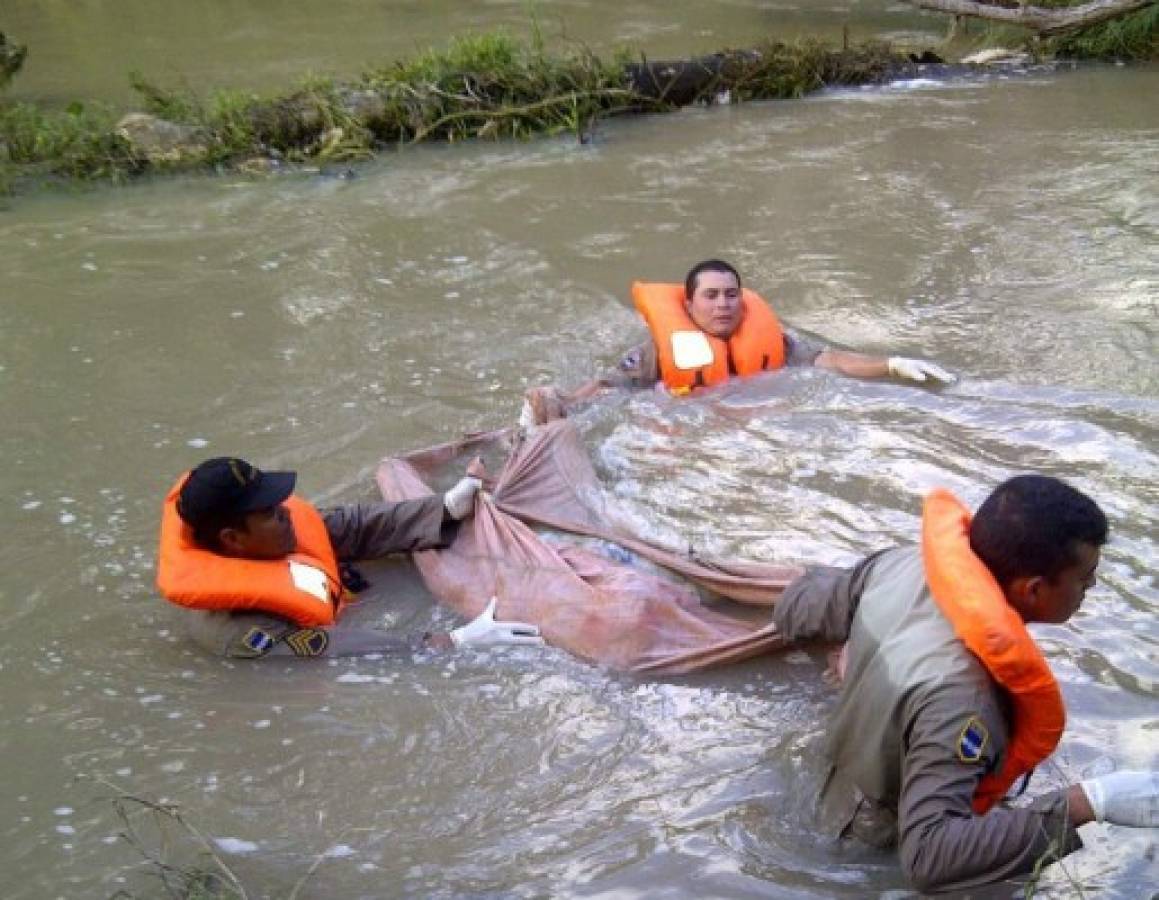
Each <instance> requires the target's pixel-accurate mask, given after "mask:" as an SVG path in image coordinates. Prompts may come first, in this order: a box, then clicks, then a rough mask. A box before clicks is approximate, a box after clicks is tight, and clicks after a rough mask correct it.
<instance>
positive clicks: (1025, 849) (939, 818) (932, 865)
mask: <svg viewBox="0 0 1159 900" xmlns="http://www.w3.org/2000/svg"><path fill="white" fill-rule="evenodd" d="M1068 806H1069V804H1068V802H1067V793H1066V792H1065V791H1057V792H1054V793H1052V794H1048V795H1046V796H1044V797H1041V798H1039V799H1038V800H1037V801H1035V803H1034V804H1033V805H1031V806H1030V807H1026V808H1019V809H1006V808H1001V807H1000V808H996V809H993V810H991V811H990V812H989V813H987V814H986V815H984V816H976V815H962V814H955V813H954V812H952V811H951V812H947V811H945V810H943V811H942V812H940V813H937V814H935V813H934V812H932V811H926V812H928V813H929V814H928V815H925V814H924V813H923V819H924V822H923V824H921V825H918V826H916V827H915V826H914V825H913V824H912V823H909V824H908V825H907V823H906V822H905V821H904V820H903V822H902V829H901V835H900V837H901V841H900V848H899V849H900V851H901V861H902V867H903V868H904V869H905V872H906V875H907V876H908V877H909V879H910V881H911V882H912V883H913V885H914V887H916V888H917V889H918V890H921V891H930V892H941V891H962V890H967V889H970V888H974V887H978V886H980V885H984V884H990V883H993V882H996V881H1001V880H1003V879H1006V878H1014V877H1017V876H1019V875H1027V874H1029V873H1030V872H1033V871H1034V870H1035V868H1036V867H1038V866H1041V865H1043V864H1045V863H1050V862H1054V861H1055V860H1058V859H1061V858H1062V857H1064V856H1066V855H1067V854H1068V853H1072V852H1074V851H1075V850H1077V849H1079V848H1080V847H1081V846H1082V841H1081V839H1080V838H1079V836H1078V834H1077V832H1076V831H1075V826H1074V824H1072V822H1071V821H1070V813H1069V810H1068Z"/></svg>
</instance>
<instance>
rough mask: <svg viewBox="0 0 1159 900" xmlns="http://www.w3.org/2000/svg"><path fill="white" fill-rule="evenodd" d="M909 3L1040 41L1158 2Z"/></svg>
mask: <svg viewBox="0 0 1159 900" xmlns="http://www.w3.org/2000/svg"><path fill="white" fill-rule="evenodd" d="M906 2H907V3H909V4H910V5H911V6H916V7H918V8H919V9H928V10H932V11H934V12H944V13H949V14H950V15H953V16H970V17H972V18H976V19H989V20H991V21H994V22H1003V23H1005V24H1007V25H1019V26H1021V27H1023V28H1029V29H1031V30H1033V31H1034V32H1036V33H1037V34H1038V35H1039V36H1041V37H1056V36H1058V35H1061V34H1066V33H1068V32H1072V31H1080V30H1082V29H1084V28H1090V27H1091V26H1093V25H1098V24H1100V23H1102V22H1107V21H1109V20H1111V19H1117V18H1120V17H1121V16H1125V15H1128V14H1130V13H1133V12H1137V11H1138V10H1140V9H1144V8H1146V7H1148V6H1151V5H1153V4H1154V3H1155V2H1156V0H1091V2H1089V3H1084V4H1082V5H1081V6H1060V7H1046V6H1029V5H1027V4H1024V3H1015V4H1014V5H1010V6H999V5H995V4H992V3H984V2H979V0H906Z"/></svg>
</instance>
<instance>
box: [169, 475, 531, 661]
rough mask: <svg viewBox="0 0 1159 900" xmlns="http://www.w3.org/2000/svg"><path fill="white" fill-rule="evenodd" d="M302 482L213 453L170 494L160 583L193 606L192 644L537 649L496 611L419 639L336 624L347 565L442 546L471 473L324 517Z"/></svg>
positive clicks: (472, 489)
mask: <svg viewBox="0 0 1159 900" xmlns="http://www.w3.org/2000/svg"><path fill="white" fill-rule="evenodd" d="M470 471H471V470H470V469H468V472H470ZM296 477H297V476H296V474H295V473H294V472H262V471H261V470H260V469H257V468H256V467H254V466H252V465H250V464H249V463H248V462H246V461H245V460H243V459H238V458H236V457H217V458H214V459H209V460H206V461H205V462H203V463H201V464H200V465H199V466H197V467H196V468H195V469H193V470H192V471H191V472H189V473H188V475H185V476H182V478H180V479H179V480H178V482H177V484H176V485H174V487H173V489H172V490H170V492H169V495H168V497H167V498H166V502H165V510H164V513H163V517H162V525H161V552H160V557H159V561H158V566H157V583H158V587H159V588H160V589H161V593H162V594H163V595H164V596H165V598H166V599H167V600H170V601H171V602H173V603H176V604H178V605H180V606H184V607H186V608H189V609H190V610H192V613H191V617H190V618H191V631H192V634H193V637H194V640H195V641H197V643H199V644H200V645H202V646H203V647H205V648H206V649H207V650H209V651H211V652H213V653H214V654H216V655H221V656H227V657H239V658H257V657H264V656H287V655H293V656H322V655H329V656H337V655H346V656H350V655H358V654H365V653H381V652H384V651H392V650H400V649H414V648H416V647H418V646H421V645H425V646H427V647H432V648H448V647H451V646H457V645H461V644H500V643H503V644H540V643H542V639H541V638H540V637H539V632H538V629H536V628H535V627H534V626H531V625H525V624H523V623H519V622H509V623H499V622H495V620H494V603H492V604H490V605H489V606H488V607H487V609H486V610H485V611H484V613H483V615H481V616H480V617H479V618H477V619H475V620H474V621H473V622H471V623H469V624H468V625H465V626H463V627H461V628H457V629H455V630H454V631H452V632H450V633H449V634H435V635H426V636H424V637H423V638H422V640H421V642H420V641H408V640H406V639H403V638H399V637H392V636H390V635H387V634H384V633H383V632H380V631H375V630H371V629H353V628H331V627H330V626H331V625H333V623H334V621H335V619H336V618H337V616H338V615H339V613H340V612H341V607H342V603H343V600H344V596H345V588H344V586H343V583H342V575H341V573H340V570H339V564H340V563H345V562H348V561H353V560H360V559H373V558H376V557H379V556H385V555H387V554H389V553H398V552H411V551H415V550H428V549H437V548H440V547H445V546H447V545H448V544H449V543H450V541H451V539H452V538H453V537H454V533H455V529H456V528H457V527H458V523H459V520H461V519H463V518H466V517H467V516H468V515H470V514H471V511H472V510H473V508H474V500H475V494H476V493H477V492H478V490H479V488H480V486H481V485H482V481H481V480H480V479H479V478H478V477H475V476H474V475H470V474H468V475H467V477H465V478H463V479H461V480H460V481H459V482H458V483H457V484H456V485H455V486H454V487H452V488H451V489H450V490H449V491H447V492H446V494H444V495H442V496H439V495H432V496H430V497H424V498H421V499H417V500H406V501H402V502H399V503H387V502H379V503H372V504H348V505H344V506H338V507H334V508H331V509H327V510H323V511H318V510H315V509H314V507H313V506H311V505H310V504H309V503H307V502H306V501H304V500H302V499H301V498H299V497H296V496H294V495H293V490H294V483H295V481H296Z"/></svg>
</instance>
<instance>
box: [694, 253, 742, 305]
mask: <svg viewBox="0 0 1159 900" xmlns="http://www.w3.org/2000/svg"><path fill="white" fill-rule="evenodd" d="M701 272H723V273H724V274H726V275H731V276H732V277H733V278H735V279H736V286H737V287H741V283H740V272H738V271H737V270H736V269H734V268H733V267H732V266H730V265H729V264H728V263H726V262H725V261H724V260H723V259H706V260H704V261H703V262H698V263H697V264H696V265H694V266H693V267H692V268H691V269H689V270H688V274H687V275H685V276H684V297H685V299H688V300H691V299H692V295H693V294H695V293H696V280H697V279H698V278H700V273H701Z"/></svg>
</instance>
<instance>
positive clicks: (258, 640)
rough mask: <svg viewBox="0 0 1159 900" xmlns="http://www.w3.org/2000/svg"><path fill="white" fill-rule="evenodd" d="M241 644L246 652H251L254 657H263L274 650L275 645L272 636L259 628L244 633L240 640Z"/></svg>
mask: <svg viewBox="0 0 1159 900" xmlns="http://www.w3.org/2000/svg"><path fill="white" fill-rule="evenodd" d="M241 642H242V644H243V645H244V646H245V648H246V649H247V650H251V651H252V652H253V654H254V656H265V655H266V654H267V653H269V652H270V651H271V650H272V649H273V648H274V644H275V643H277V641H275V640H274V636H273V635H272V634H270V633H269V632H268V631H265V630H263V629H261V628H251V629H250V630H249V631H247V632H246V633H245V637H243V638H242V639H241Z"/></svg>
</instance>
